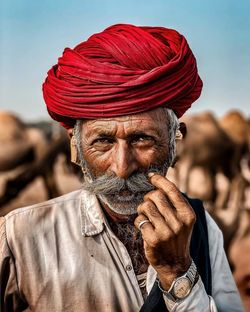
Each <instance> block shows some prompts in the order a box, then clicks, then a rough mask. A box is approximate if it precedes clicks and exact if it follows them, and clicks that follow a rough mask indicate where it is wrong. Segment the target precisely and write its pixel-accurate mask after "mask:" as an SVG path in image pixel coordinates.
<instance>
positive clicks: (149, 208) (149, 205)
mask: <svg viewBox="0 0 250 312" xmlns="http://www.w3.org/2000/svg"><path fill="white" fill-rule="evenodd" d="M137 212H138V214H143V215H145V216H146V217H147V218H148V219H149V220H150V222H151V223H152V225H153V226H154V228H156V229H159V228H160V229H164V227H165V225H166V221H165V219H164V218H163V216H162V215H161V213H160V212H159V210H158V209H157V207H156V206H155V204H154V203H153V202H152V201H151V200H146V201H144V202H142V203H141V204H140V205H139V206H138V208H137Z"/></svg>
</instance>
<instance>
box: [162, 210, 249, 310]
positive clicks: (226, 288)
mask: <svg viewBox="0 0 250 312" xmlns="http://www.w3.org/2000/svg"><path fill="white" fill-rule="evenodd" d="M206 219H207V228H208V242H209V253H210V261H211V271H212V297H210V296H208V295H207V293H206V290H205V287H204V285H203V282H202V280H201V278H199V280H198V282H197V283H196V284H195V286H194V287H193V289H192V291H191V293H190V294H189V296H188V297H187V298H185V299H183V300H182V301H180V302H177V303H174V302H173V301H171V300H169V299H167V298H166V297H165V296H163V297H164V301H165V304H166V306H167V308H168V310H169V311H170V312H175V311H176V312H184V311H185V312H188V311H197V312H217V311H218V312H228V311H234V312H238V311H239V312H242V311H244V309H243V306H242V303H241V300H240V296H239V293H238V290H237V287H236V285H235V282H234V279H233V276H232V273H231V270H230V267H229V264H228V261H227V258H226V255H225V251H224V248H223V235H222V232H221V230H220V229H219V228H218V226H217V225H216V223H215V222H214V220H213V219H212V218H211V217H210V215H209V214H208V213H207V212H206Z"/></svg>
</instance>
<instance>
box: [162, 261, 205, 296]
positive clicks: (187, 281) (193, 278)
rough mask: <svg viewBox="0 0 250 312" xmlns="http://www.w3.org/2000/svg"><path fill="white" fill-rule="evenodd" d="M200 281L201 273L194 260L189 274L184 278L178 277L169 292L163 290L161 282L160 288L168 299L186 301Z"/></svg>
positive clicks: (184, 275)
mask: <svg viewBox="0 0 250 312" xmlns="http://www.w3.org/2000/svg"><path fill="white" fill-rule="evenodd" d="M198 279H199V273H198V271H197V268H196V265H195V263H194V261H193V260H192V262H191V264H190V267H189V269H188V270H187V272H186V273H185V274H183V275H182V276H179V277H177V278H176V279H175V280H174V281H173V283H172V284H171V286H170V288H169V290H164V289H162V287H161V284H160V281H159V280H158V286H159V288H160V290H161V291H162V293H163V295H164V296H166V298H167V299H170V300H171V301H173V302H177V301H180V300H182V299H185V298H186V297H187V296H188V295H189V294H190V292H191V290H192V288H193V286H194V285H195V283H196V282H197V281H198Z"/></svg>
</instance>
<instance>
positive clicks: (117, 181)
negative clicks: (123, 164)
mask: <svg viewBox="0 0 250 312" xmlns="http://www.w3.org/2000/svg"><path fill="white" fill-rule="evenodd" d="M168 167H169V160H167V161H165V163H164V164H163V165H162V166H151V167H150V168H149V169H147V170H146V171H145V172H136V173H134V174H133V175H131V176H130V177H129V178H127V179H122V178H119V177H117V176H116V175H115V174H114V173H107V174H105V175H102V176H99V177H93V174H91V172H90V169H89V168H88V166H87V165H86V163H85V164H84V168H83V172H84V173H85V176H87V178H86V179H85V181H84V183H83V188H84V189H85V190H88V191H89V192H91V193H93V194H95V195H96V196H97V197H98V198H99V200H100V201H101V203H103V204H104V205H107V206H108V208H109V209H110V210H111V211H113V212H115V213H116V214H120V215H126V216H131V215H134V214H136V213H137V207H138V206H139V204H141V203H142V202H143V197H144V195H145V194H146V193H148V192H150V191H152V190H153V189H154V186H153V185H152V184H151V183H150V182H149V180H148V173H149V172H155V173H158V174H160V175H164V176H165V175H166V173H167V170H168Z"/></svg>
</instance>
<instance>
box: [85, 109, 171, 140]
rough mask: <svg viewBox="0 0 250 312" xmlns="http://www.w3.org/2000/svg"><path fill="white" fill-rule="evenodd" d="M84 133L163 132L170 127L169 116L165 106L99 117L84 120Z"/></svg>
mask: <svg viewBox="0 0 250 312" xmlns="http://www.w3.org/2000/svg"><path fill="white" fill-rule="evenodd" d="M82 127H83V128H82V130H83V132H84V133H87V134H93V133H94V132H99V131H102V132H103V131H107V132H116V131H124V132H135V131H136V132H140V131H141V132H144V131H155V132H159V133H160V132H162V131H166V130H167V129H168V117H167V114H166V113H165V111H164V109H163V108H157V109H154V110H151V111H148V112H144V113H139V114H133V115H125V116H118V117H111V118H98V119H93V120H85V121H83V126H82Z"/></svg>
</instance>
